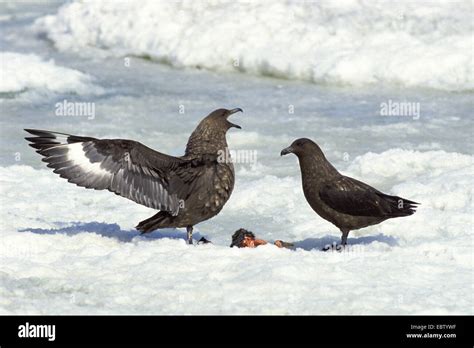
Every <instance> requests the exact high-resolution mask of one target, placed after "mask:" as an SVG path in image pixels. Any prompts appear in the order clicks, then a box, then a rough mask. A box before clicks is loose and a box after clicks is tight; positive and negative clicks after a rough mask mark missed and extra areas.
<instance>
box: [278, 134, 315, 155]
mask: <svg viewBox="0 0 474 348" xmlns="http://www.w3.org/2000/svg"><path fill="white" fill-rule="evenodd" d="M289 153H293V154H295V155H296V156H298V158H300V157H303V156H305V155H310V154H311V155H312V156H315V155H316V156H318V157H319V156H323V157H324V154H323V152H322V151H321V148H320V147H319V146H318V144H316V143H315V142H314V141H312V140H311V139H308V138H299V139H296V140H295V141H293V142H292V143H291V145H290V146H288V147H286V148H284V149H283V150H281V152H280V156H284V155H288V154H289Z"/></svg>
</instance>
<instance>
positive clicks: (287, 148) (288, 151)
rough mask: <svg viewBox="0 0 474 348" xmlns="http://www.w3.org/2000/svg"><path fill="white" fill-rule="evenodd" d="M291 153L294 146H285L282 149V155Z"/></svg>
mask: <svg viewBox="0 0 474 348" xmlns="http://www.w3.org/2000/svg"><path fill="white" fill-rule="evenodd" d="M289 153H293V148H292V147H291V146H288V147H285V148H284V149H283V150H281V152H280V156H285V155H288V154H289Z"/></svg>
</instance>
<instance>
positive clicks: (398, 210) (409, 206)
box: [383, 194, 420, 217]
mask: <svg viewBox="0 0 474 348" xmlns="http://www.w3.org/2000/svg"><path fill="white" fill-rule="evenodd" d="M383 198H384V200H385V201H386V202H388V203H389V204H390V208H391V209H390V213H389V216H390V217H402V216H409V215H413V214H414V213H415V212H416V208H418V205H419V204H420V203H417V202H414V201H410V200H408V199H405V198H401V197H398V196H390V195H385V194H384V195H383Z"/></svg>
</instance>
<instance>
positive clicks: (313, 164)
mask: <svg viewBox="0 0 474 348" xmlns="http://www.w3.org/2000/svg"><path fill="white" fill-rule="evenodd" d="M289 153H294V154H295V155H296V156H297V157H298V160H299V163H300V169H301V177H302V182H303V192H304V195H305V197H306V200H307V201H308V203H309V205H310V206H311V208H313V210H314V211H315V212H316V213H318V214H319V215H320V216H321V217H322V218H324V219H326V220H328V221H329V222H331V223H333V224H334V225H336V226H337V227H338V228H339V229H340V230H341V232H342V244H346V241H347V235H348V234H349V232H350V231H351V230H356V229H359V228H363V227H367V226H370V225H375V224H378V223H380V222H382V221H384V220H387V219H389V218H394V217H401V216H408V215H412V214H413V213H414V212H415V209H416V206H417V204H419V203H416V202H413V201H410V200H408V199H404V198H401V197H397V196H390V195H387V194H384V193H382V192H380V191H378V190H376V189H375V188H373V187H371V186H369V185H367V184H364V183H363V182H360V181H358V180H356V179H353V178H350V177H347V176H344V175H342V174H340V173H339V172H338V171H337V170H336V168H334V167H333V166H332V165H331V164H330V163H329V161H328V160H327V159H326V157H325V156H324V154H323V152H322V151H321V149H320V148H319V146H318V145H317V144H316V143H314V142H313V141H312V140H310V139H306V138H302V139H297V140H295V141H294V142H293V143H292V144H291V145H290V146H289V147H287V148H285V149H283V150H282V151H281V155H282V156H283V155H286V154H289Z"/></svg>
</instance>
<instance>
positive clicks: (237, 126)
mask: <svg viewBox="0 0 474 348" xmlns="http://www.w3.org/2000/svg"><path fill="white" fill-rule="evenodd" d="M236 112H244V111H243V110H242V109H241V108H235V109H232V110H229V112H228V113H227V117H229V116H230V115H232V114H235V113H236ZM227 122H229V121H227ZM229 124H230V127H234V128H238V129H242V127H240V126H239V125H238V124H235V123H232V122H229Z"/></svg>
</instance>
